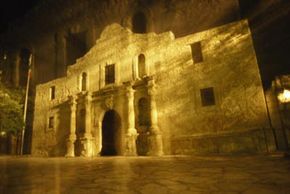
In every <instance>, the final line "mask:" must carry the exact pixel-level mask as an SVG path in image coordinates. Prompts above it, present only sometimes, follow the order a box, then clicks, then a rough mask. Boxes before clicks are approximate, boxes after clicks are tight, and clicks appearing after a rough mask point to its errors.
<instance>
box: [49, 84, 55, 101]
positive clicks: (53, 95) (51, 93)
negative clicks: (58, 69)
mask: <svg viewBox="0 0 290 194" xmlns="http://www.w3.org/2000/svg"><path fill="white" fill-rule="evenodd" d="M53 99H55V86H52V87H50V100H53Z"/></svg>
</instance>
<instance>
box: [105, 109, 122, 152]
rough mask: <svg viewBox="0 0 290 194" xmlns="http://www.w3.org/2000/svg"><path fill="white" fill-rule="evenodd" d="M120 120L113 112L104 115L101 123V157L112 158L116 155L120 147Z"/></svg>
mask: <svg viewBox="0 0 290 194" xmlns="http://www.w3.org/2000/svg"><path fill="white" fill-rule="evenodd" d="M120 129H121V118H120V116H119V114H118V113H117V112H116V111H114V110H109V111H107V112H106V113H105V115H104V118H103V121H102V150H101V155H102V156H114V155H117V154H118V146H120Z"/></svg>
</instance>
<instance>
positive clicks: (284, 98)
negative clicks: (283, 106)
mask: <svg viewBox="0 0 290 194" xmlns="http://www.w3.org/2000/svg"><path fill="white" fill-rule="evenodd" d="M278 100H279V101H280V102H281V103H287V102H290V90H286V89H284V91H283V92H282V93H279V94H278Z"/></svg>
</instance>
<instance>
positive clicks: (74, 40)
mask: <svg viewBox="0 0 290 194" xmlns="http://www.w3.org/2000/svg"><path fill="white" fill-rule="evenodd" d="M87 51H88V46H87V32H86V31H83V32H79V33H68V35H67V37H66V63H67V65H73V64H74V63H75V62H76V60H77V59H78V58H80V57H82V56H84V55H85V54H86V52H87Z"/></svg>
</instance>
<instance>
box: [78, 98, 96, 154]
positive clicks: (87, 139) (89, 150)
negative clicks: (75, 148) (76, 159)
mask: <svg viewBox="0 0 290 194" xmlns="http://www.w3.org/2000/svg"><path fill="white" fill-rule="evenodd" d="M85 109H86V118H85V134H84V138H82V139H81V143H82V145H83V146H82V147H83V150H82V153H81V155H82V156H85V157H89V156H93V155H94V148H93V137H92V132H91V125H92V119H91V118H92V115H91V109H92V94H91V93H90V92H87V93H86V96H85Z"/></svg>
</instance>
